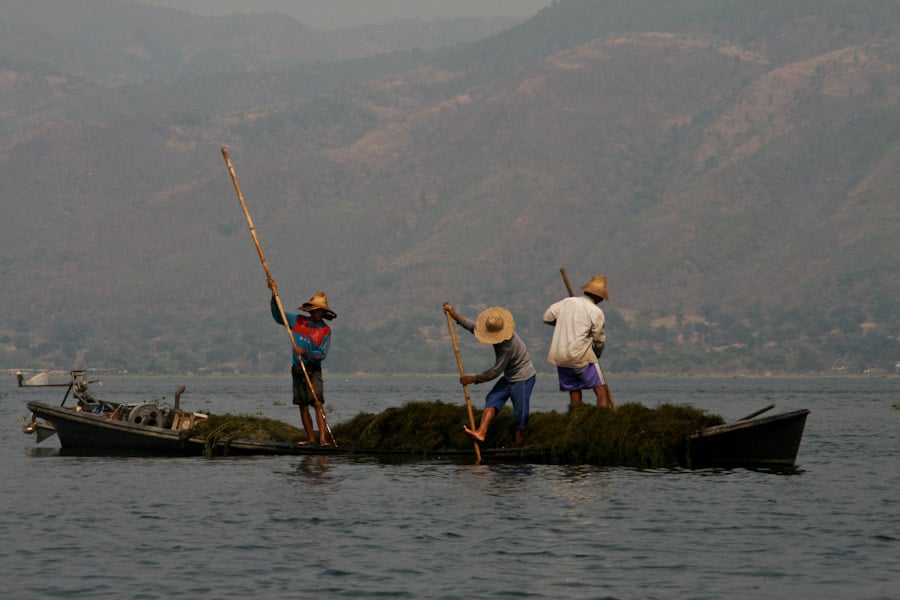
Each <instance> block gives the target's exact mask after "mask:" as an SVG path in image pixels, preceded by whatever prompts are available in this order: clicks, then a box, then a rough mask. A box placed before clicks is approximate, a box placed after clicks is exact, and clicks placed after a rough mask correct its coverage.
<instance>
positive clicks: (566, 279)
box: [559, 267, 616, 410]
mask: <svg viewBox="0 0 900 600" xmlns="http://www.w3.org/2000/svg"><path fill="white" fill-rule="evenodd" d="M559 274H560V275H562V278H563V283H564V284H566V291H567V292H569V297H570V298H571V297H572V296H574V295H575V292H573V291H572V284H570V283H569V276H568V275H567V274H566V270H565V269H564V268H562V267H560V269H559ZM597 362H598V363H599V362H600V357H599V356H598V357H597ZM606 395H607V397H608V398H609V407H610V408H611V409H613V410H616V403H615V401H613V397H612V392H611V391H609V383H607V384H606Z"/></svg>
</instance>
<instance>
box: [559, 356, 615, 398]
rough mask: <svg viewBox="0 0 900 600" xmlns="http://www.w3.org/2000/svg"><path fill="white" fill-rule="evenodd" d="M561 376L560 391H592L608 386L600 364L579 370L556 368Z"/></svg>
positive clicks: (592, 364) (593, 364)
mask: <svg viewBox="0 0 900 600" xmlns="http://www.w3.org/2000/svg"><path fill="white" fill-rule="evenodd" d="M556 373H557V374H558V375H559V391H561V392H571V391H574V390H592V389H594V388H598V387H603V386H604V385H606V379H605V378H604V377H603V371H601V370H600V363H591V364H589V365H585V366H583V367H579V368H577V369H576V368H573V367H556Z"/></svg>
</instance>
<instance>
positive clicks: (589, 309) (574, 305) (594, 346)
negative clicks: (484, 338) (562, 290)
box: [544, 275, 612, 408]
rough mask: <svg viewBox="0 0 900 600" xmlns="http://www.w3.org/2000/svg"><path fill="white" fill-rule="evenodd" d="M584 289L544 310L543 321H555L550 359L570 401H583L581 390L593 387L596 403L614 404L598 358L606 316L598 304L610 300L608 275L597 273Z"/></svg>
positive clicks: (603, 337) (575, 402)
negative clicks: (579, 293)
mask: <svg viewBox="0 0 900 600" xmlns="http://www.w3.org/2000/svg"><path fill="white" fill-rule="evenodd" d="M581 289H582V290H583V291H584V296H582V297H580V298H579V297H576V296H570V297H569V298H564V299H562V300H560V301H559V302H557V303H555V304H552V305H551V306H550V307H549V308H548V309H547V311H546V312H545V313H544V323H547V324H548V325H553V340H552V341H551V342H550V352H549V353H548V354H547V360H548V361H549V362H550V364H551V365H556V371H557V374H558V376H559V389H560V391H562V392H569V402H570V403H571V404H579V403H580V402H581V390H587V389H593V390H594V394H595V395H596V396H597V406H599V407H600V408H612V402H611V398H610V395H609V388H608V387H607V385H606V379H605V378H604V377H603V371H602V370H601V369H600V358H599V356H600V354H599V353H600V352H601V351H602V348H603V344H604V343H605V341H606V333H605V332H604V330H603V328H604V325H605V323H606V317H605V315H604V314H603V311H602V310H600V307H599V306H597V305H598V304H600V303H601V302H603V300H609V293H608V292H607V291H606V276H605V275H594V277H593V278H592V279H591V280H590V281H589V282H587V284H585V285H584V286H583V287H582V288H581Z"/></svg>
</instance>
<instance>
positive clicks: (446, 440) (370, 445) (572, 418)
mask: <svg viewBox="0 0 900 600" xmlns="http://www.w3.org/2000/svg"><path fill="white" fill-rule="evenodd" d="M480 416H481V415H480V411H476V413H475V418H476V420H477V419H479V418H480ZM468 422H469V417H468V412H467V410H466V407H465V406H464V405H462V404H458V403H457V404H449V403H446V402H410V403H408V404H405V405H403V406H400V407H397V408H388V409H387V410H384V411H382V412H380V413H378V414H370V413H360V414H359V415H357V416H356V417H354V418H353V419H351V420H350V421H347V422H345V423H342V424H339V425H337V426H336V427H334V435H335V437H336V438H337V440H338V442H339V443H340V445H341V447H343V448H345V449H349V450H360V451H378V452H384V453H391V452H396V453H413V454H415V453H420V454H422V455H423V456H425V455H435V454H440V453H441V452H446V451H460V450H463V451H470V450H472V440H470V439H469V438H468V437H467V436H466V435H465V433H463V430H462V426H463V425H464V424H467V423H468ZM722 422H723V421H722V418H721V417H719V416H715V415H707V414H706V413H705V412H703V411H701V410H698V409H695V408H691V407H688V406H677V405H672V404H663V405H661V406H659V407H658V408H647V407H645V406H643V405H641V404H623V405H622V406H620V407H619V408H618V410H616V411H608V410H601V409H599V408H597V407H595V406H593V405H589V404H582V405H579V406H577V407H574V408H570V409H569V410H568V411H567V412H565V413H558V412H556V411H550V412H545V413H541V412H537V413H532V414H531V418H530V419H529V421H528V431H527V432H526V435H525V444H524V445H523V446H520V447H518V448H521V450H522V453H523V455H527V456H528V457H529V460H540V461H543V462H550V463H555V464H591V465H600V466H627V467H635V468H640V469H650V468H665V467H674V466H679V465H684V464H685V452H686V449H685V438H686V436H687V435H688V434H689V433H691V432H692V431H696V430H698V429H701V428H704V427H711V426H713V425H719V424H721V423H722ZM191 434H192V435H197V436H200V437H203V438H205V441H206V452H207V454H208V455H212V453H213V449H214V448H215V447H216V446H217V445H224V446H225V447H226V449H227V446H228V443H229V442H230V441H232V440H237V439H245V440H255V441H274V442H287V443H291V444H293V443H296V442H298V441H300V440H304V439H306V434H305V433H304V432H303V431H302V430H300V429H298V428H297V427H294V426H292V425H288V424H287V423H283V422H281V421H276V420H273V419H267V418H261V417H252V416H248V415H220V416H215V415H211V416H210V417H209V419H207V420H206V421H202V422H201V423H200V424H198V425H197V426H196V427H195V428H194V429H193V430H192V431H191ZM481 446H482V448H516V445H515V420H514V418H513V414H512V411H511V410H510V409H509V408H508V407H507V408H505V409H504V410H502V411H501V412H500V413H499V414H498V415H497V416H496V417H495V418H494V420H493V422H492V423H491V427H490V430H489V432H488V436H487V439H486V440H485V441H484V443H483V444H482V445H481Z"/></svg>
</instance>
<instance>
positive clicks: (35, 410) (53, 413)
mask: <svg viewBox="0 0 900 600" xmlns="http://www.w3.org/2000/svg"><path fill="white" fill-rule="evenodd" d="M27 406H28V409H29V410H31V412H32V414H34V416H35V417H39V418H42V419H44V421H46V422H47V423H50V424H51V425H52V426H53V428H54V429H56V435H58V436H59V443H60V446H61V447H62V448H63V449H65V450H79V451H84V452H96V453H136V454H171V455H178V454H183V455H196V454H201V453H202V452H203V448H204V441H203V439H202V438H196V437H194V438H192V437H187V436H185V434H184V432H180V431H177V430H173V429H163V428H161V427H151V426H147V425H137V424H134V423H129V422H127V421H117V420H114V419H110V418H108V417H104V416H100V415H95V414H92V413H87V412H79V411H76V410H73V409H71V408H63V407H58V406H50V405H48V404H42V403H40V402H29V403H28V404H27Z"/></svg>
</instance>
